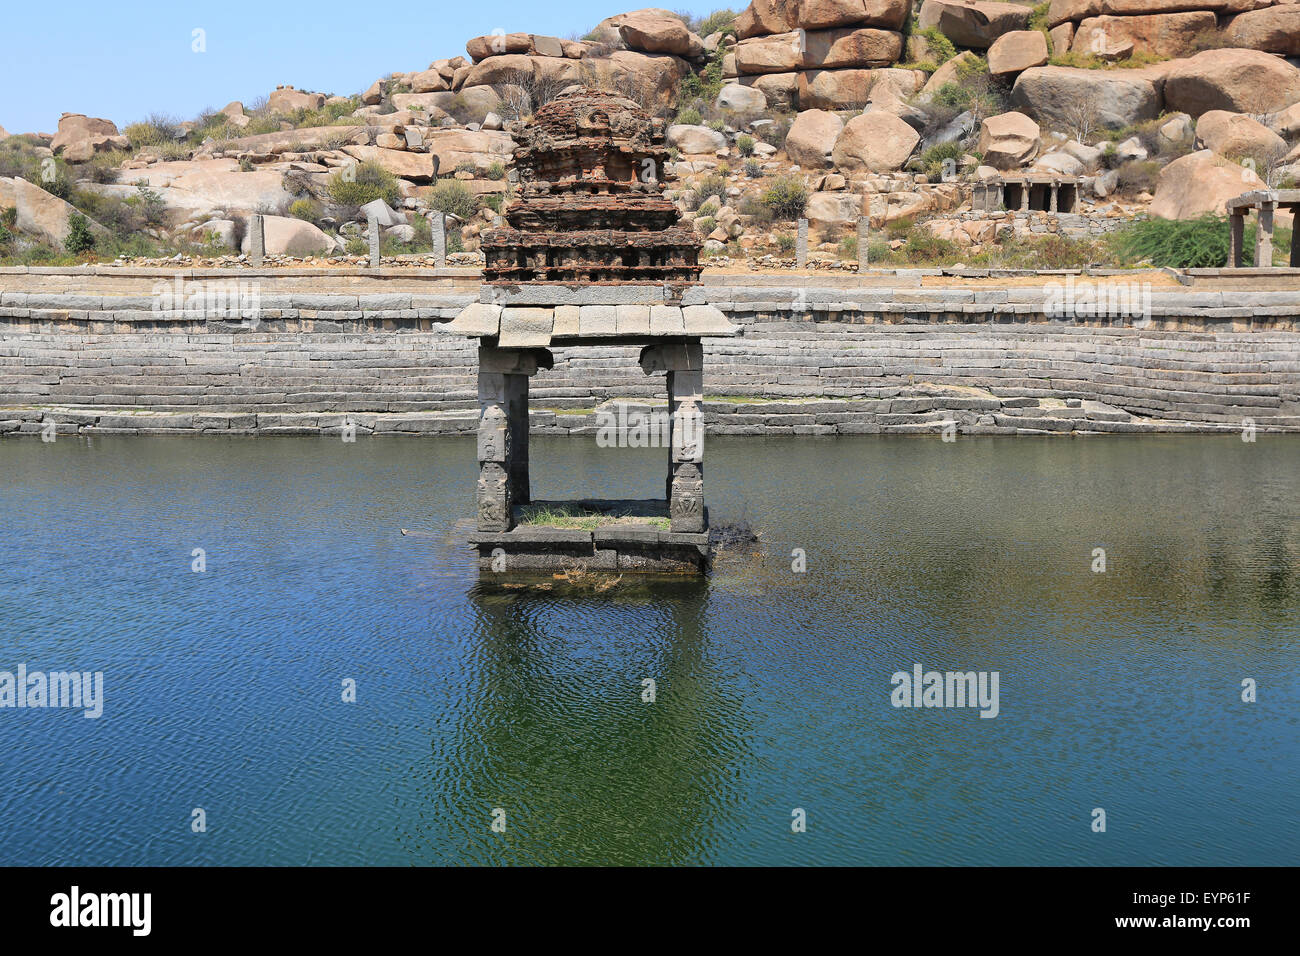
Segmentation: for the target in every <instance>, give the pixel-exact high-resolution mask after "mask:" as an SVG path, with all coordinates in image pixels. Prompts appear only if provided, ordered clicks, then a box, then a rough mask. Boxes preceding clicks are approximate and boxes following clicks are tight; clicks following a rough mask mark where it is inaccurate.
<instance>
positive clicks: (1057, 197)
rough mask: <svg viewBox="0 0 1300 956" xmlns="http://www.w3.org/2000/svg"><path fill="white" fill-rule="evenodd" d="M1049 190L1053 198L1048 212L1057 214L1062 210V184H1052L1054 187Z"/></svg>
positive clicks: (1048, 204)
mask: <svg viewBox="0 0 1300 956" xmlns="http://www.w3.org/2000/svg"><path fill="white" fill-rule="evenodd" d="M1048 188H1049V189H1050V190H1051V196H1050V199H1049V200H1048V203H1047V211H1048V212H1056V211H1057V210H1058V209H1059V208H1060V202H1061V184H1060V183H1052V185H1051V186H1050V187H1048Z"/></svg>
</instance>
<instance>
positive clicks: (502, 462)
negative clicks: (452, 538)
mask: <svg viewBox="0 0 1300 956" xmlns="http://www.w3.org/2000/svg"><path fill="white" fill-rule="evenodd" d="M511 377H512V378H513V377H515V376H511ZM525 381H526V379H525ZM478 404H479V419H478V463H479V475H478V487H477V495H476V507H475V514H476V516H477V522H478V530H479V531H509V530H510V529H511V528H512V527H513V526H514V515H513V506H514V504H515V502H514V501H513V500H512V496H511V493H510V491H511V482H510V464H511V454H510V452H511V448H510V440H511V437H512V436H511V428H510V416H509V395H508V392H507V387H506V375H504V374H503V373H501V372H493V371H487V370H484V368H483V365H482V363H480V364H479V373H478Z"/></svg>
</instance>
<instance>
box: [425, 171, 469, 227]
mask: <svg viewBox="0 0 1300 956" xmlns="http://www.w3.org/2000/svg"><path fill="white" fill-rule="evenodd" d="M428 201H429V207H430V208H431V209H436V210H438V212H441V213H444V214H446V215H449V216H456V217H458V218H459V219H460V220H461V221H462V222H467V221H469V220H470V219H472V218H474V214H475V213H477V212H478V210H479V202H478V199H477V197H475V195H474V194H473V193H472V192H470V191H469V187H468V186H466V185H465V184H464V183H463V182H461V181H460V180H459V179H444V180H442V181H441V182H439V183H438V185H436V186H434V187H433V189H431V190H429V200H428Z"/></svg>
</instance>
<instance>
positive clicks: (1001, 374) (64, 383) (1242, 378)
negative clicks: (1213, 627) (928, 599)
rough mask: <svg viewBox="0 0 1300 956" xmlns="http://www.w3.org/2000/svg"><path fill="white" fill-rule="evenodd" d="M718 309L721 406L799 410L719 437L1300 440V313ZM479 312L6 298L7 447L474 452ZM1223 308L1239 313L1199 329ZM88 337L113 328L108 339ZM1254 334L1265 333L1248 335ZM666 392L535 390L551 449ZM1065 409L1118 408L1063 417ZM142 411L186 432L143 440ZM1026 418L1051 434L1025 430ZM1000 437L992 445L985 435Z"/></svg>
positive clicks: (982, 307)
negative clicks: (204, 310) (940, 433)
mask: <svg viewBox="0 0 1300 956" xmlns="http://www.w3.org/2000/svg"><path fill="white" fill-rule="evenodd" d="M706 290H707V293H708V295H709V297H710V299H711V300H712V301H713V302H714V303H715V304H717V305H718V306H719V307H720V308H722V309H723V310H724V311H726V312H728V313H729V315H730V317H731V319H732V321H734V322H737V323H739V324H740V325H741V326H742V327H743V329H744V332H743V335H742V336H741V337H739V338H736V339H733V340H727V341H718V342H706V343H705V352H706V354H705V361H704V366H705V368H706V369H707V371H706V374H705V382H704V391H705V393H706V395H720V394H728V395H745V396H755V397H758V396H763V397H767V398H780V397H785V398H788V399H791V400H792V402H791V403H789V404H784V403H783V404H779V405H775V404H772V405H765V404H760V405H750V406H744V405H741V406H718V405H716V404H715V403H709V404H707V405H706V415H709V416H715V417H714V418H713V421H712V423H711V427H719V425H725V426H728V427H732V426H734V428H736V429H739V430H741V431H742V432H743V431H745V430H747V429H748V430H751V431H760V432H761V431H763V430H768V431H770V430H771V429H777V430H778V432H779V431H781V430H786V431H793V430H795V429H799V430H807V431H810V432H817V431H827V430H828V428H829V430H830V431H854V430H857V431H862V430H867V431H871V430H878V429H881V428H883V429H885V430H902V431H907V430H926V431H931V430H935V429H936V428H938V427H940V425H939V423H941V422H942V421H943V420H945V419H946V418H948V417H953V418H957V420H960V421H961V422H962V425H961V427H962V429H963V430H967V429H968V428H1005V429H1015V428H1016V427H1021V428H1030V429H1035V430H1044V431H1061V430H1067V431H1068V430H1071V429H1074V430H1089V431H1115V430H1145V429H1147V428H1150V427H1153V426H1152V425H1151V424H1150V423H1148V422H1143V421H1140V420H1134V419H1133V418H1132V417H1131V416H1132V415H1136V416H1152V417H1159V418H1165V419H1171V420H1174V421H1179V422H1201V423H1204V422H1222V423H1226V424H1227V425H1229V426H1232V425H1239V424H1240V422H1241V420H1242V418H1244V417H1250V418H1253V419H1254V420H1255V421H1256V423H1257V424H1258V425H1259V426H1260V427H1268V426H1283V427H1286V428H1288V429H1289V430H1294V431H1300V373H1298V372H1296V371H1295V366H1294V356H1295V355H1296V354H1297V352H1300V320H1298V319H1297V318H1296V316H1297V315H1300V303H1297V299H1300V293H1294V292H1290V293H1283V292H1274V293H1265V292H1253V293H1252V292H1237V291H1234V292H1230V293H1219V292H1213V291H1208V292H1201V291H1199V290H1191V291H1186V292H1177V291H1172V290H1170V291H1165V290H1157V291H1156V292H1155V293H1154V294H1153V306H1154V308H1153V313H1154V314H1153V323H1152V325H1151V326H1150V327H1148V328H1145V329H1142V328H1134V327H1133V326H1132V324H1131V323H1128V322H1123V323H1118V324H1117V327H1105V324H1104V323H1101V322H1095V321H1094V322H1089V323H1088V324H1086V325H1085V324H1083V323H1080V322H1077V321H1073V320H1059V321H1055V322H1050V323H1049V322H1047V321H1045V318H1044V316H1043V307H1042V304H1041V303H1042V301H1043V287H1042V286H1037V285H1036V286H1032V287H1025V286H1021V287H1014V286H1013V287H1005V288H1000V289H999V288H987V287H982V288H979V289H971V288H965V289H958V288H952V289H929V290H924V289H921V288H919V287H915V286H914V287H911V288H904V287H901V286H900V288H898V289H895V290H892V291H891V290H884V289H879V288H868V289H846V288H840V287H832V288H806V289H804V290H802V292H800V291H799V290H796V289H791V288H763V287H756V286H751V287H748V288H734V287H725V286H719V285H717V284H709V285H708V286H707V287H706ZM96 298H98V301H95V299H96ZM110 298H112V297H110ZM469 298H470V295H469V294H460V295H452V294H449V293H441V294H434V295H427V296H416V297H415V298H412V296H411V294H410V293H400V294H399V293H386V294H383V295H382V296H379V297H377V298H375V299H370V300H365V301H362V300H359V299H357V297H356V296H355V295H352V296H349V295H340V296H338V297H336V298H334V299H333V300H331V298H330V297H329V296H326V295H322V294H320V293H294V294H289V295H285V296H284V297H279V296H276V295H273V294H270V293H264V294H263V296H262V307H263V308H264V309H266V310H268V311H267V313H266V315H265V317H264V321H263V323H262V324H261V326H260V327H259V329H258V330H256V331H252V330H248V329H243V330H239V329H236V328H229V329H227V328H223V327H221V326H220V325H213V326H212V327H209V326H208V325H206V324H205V323H203V322H201V321H200V322H196V323H195V322H186V321H180V322H176V323H164V324H162V325H156V324H153V323H155V322H156V321H157V317H156V316H155V315H153V314H152V313H149V312H147V311H144V310H140V309H139V303H136V304H135V308H136V311H134V312H132V311H126V310H115V311H116V313H117V318H118V320H117V321H116V322H115V321H114V317H113V314H112V313H107V314H106V313H104V312H103V311H102V310H103V309H104V307H105V306H109V307H112V306H113V305H122V304H124V303H122V302H112V301H109V302H106V301H104V299H103V297H102V296H101V297H95V296H87V295H73V294H67V295H64V296H58V295H48V296H46V297H44V298H41V299H31V300H28V299H26V298H25V297H24V294H22V293H8V292H7V293H5V294H4V297H3V302H4V303H5V305H4V306H0V383H3V393H0V432H12V431H15V430H20V431H23V432H29V433H30V432H37V431H39V430H40V427H41V421H42V419H43V418H44V416H45V415H46V411H45V409H47V408H49V407H51V406H77V409H76V410H74V411H70V412H67V413H65V414H63V416H62V417H61V418H60V419H59V420H61V421H65V422H67V423H69V424H67V425H64V426H60V427H61V429H62V430H63V431H75V430H76V429H77V428H78V427H83V428H84V427H89V428H90V429H91V433H93V432H94V430H96V429H106V430H111V429H134V428H140V427H144V428H146V430H148V429H154V428H158V427H163V428H182V429H197V430H214V431H218V432H223V431H225V432H228V431H229V430H231V429H233V430H235V431H259V432H262V433H268V434H276V433H296V432H303V431H306V432H309V433H315V432H318V431H322V430H323V431H326V432H332V433H335V434H337V433H338V432H339V431H340V430H341V428H342V426H343V422H344V415H343V414H342V413H345V412H347V413H351V415H352V420H353V421H354V422H356V423H358V424H359V426H360V429H359V430H360V431H362V432H368V431H370V430H371V429H373V430H375V431H378V432H410V433H424V434H439V433H461V434H467V435H468V434H472V433H473V432H474V430H475V428H476V427H477V419H478V415H477V393H476V387H475V367H476V356H475V351H474V346H473V344H472V343H470V342H467V341H466V340H465V339H463V338H461V337H459V336H453V335H451V334H449V333H445V332H442V331H439V328H440V327H441V326H442V325H443V324H444V323H445V322H446V321H448V320H449V319H450V318H451V316H453V315H454V314H455V313H456V312H458V311H459V309H460V308H461V307H462V306H463V305H464V303H465V302H466V301H467V300H468V299H469ZM1178 302H1183V303H1186V304H1185V305H1183V306H1182V307H1181V308H1179V307H1177V303H1178ZM1225 302H1226V303H1227V304H1228V306H1229V308H1227V309H1224V304H1225ZM1286 302H1289V303H1290V304H1289V305H1288V304H1286ZM19 303H22V304H19ZM439 303H441V306H440V305H439ZM796 303H797V307H796ZM1035 303H1038V304H1035ZM360 306H365V307H367V308H360ZM1208 308H1214V309H1219V310H1222V311H1221V313H1220V314H1219V316H1218V317H1215V316H1214V314H1213V313H1209V312H1200V313H1199V315H1198V314H1197V310H1199V309H1208ZM1171 309H1172V310H1173V313H1174V314H1172V315H1171V314H1168V313H1169V310H1171ZM14 313H18V314H17V315H15V314H14ZM88 315H96V316H98V318H96V319H95V322H96V324H95V326H93V328H90V327H88V326H87V325H86V321H87V320H86V318H85V317H86V316H88ZM1180 315H1181V316H1183V317H1184V318H1182V319H1179V318H1177V316H1180ZM1251 320H1253V321H1256V322H1259V323H1262V327H1261V328H1258V329H1257V330H1255V331H1249V330H1248V329H1247V326H1246V323H1247V322H1249V321H1251ZM300 329H301V330H305V331H300ZM928 384H933V385H935V386H941V387H948V386H973V387H976V388H980V389H984V390H986V391H987V394H986V395H982V396H973V395H970V394H967V395H965V396H964V397H963V396H959V397H956V398H954V397H952V396H948V397H946V398H939V399H936V398H934V397H933V396H927V395H926V394H924V393H923V392H918V391H916V390H918V389H923V388H925V387H928ZM657 387H661V386H656V383H655V382H654V381H653V380H651V379H648V378H647V377H646V376H645V375H644V374H643V373H642V372H641V370H640V368H639V367H638V366H637V364H636V351H635V350H634V349H628V348H620V347H608V348H585V349H581V350H571V349H564V348H560V349H556V351H555V368H554V369H552V370H548V371H545V372H541V373H539V374H538V375H537V376H536V377H535V378H534V379H533V380H532V382H531V384H530V394H531V401H532V407H533V410H534V418H533V423H534V427H535V428H537V427H541V428H543V429H544V430H550V431H567V430H569V429H571V428H590V427H592V422H591V421H590V419H589V418H588V417H587V416H586V415H585V413H584V414H582V415H576V416H567V415H566V414H565V412H564V409H566V408H569V409H585V410H590V409H591V408H592V407H593V406H594V405H595V404H596V403H597V402H599V401H604V400H607V399H611V398H629V397H630V398H641V399H643V400H651V399H654V398H658V394H657V393H656V391H655V389H656V388H657ZM909 389H911V390H912V391H910V392H909V391H908V390H909ZM811 397H820V398H823V399H826V400H828V401H831V402H834V403H836V404H823V405H821V406H819V407H816V408H812V407H803V408H801V407H799V405H798V403H797V402H794V401H793V400H796V399H798V400H802V399H806V398H811ZM1064 398H1078V399H1081V400H1083V401H1084V402H1092V401H1098V402H1103V403H1106V405H1108V406H1110V407H1109V408H1105V409H1098V408H1095V407H1091V406H1088V405H1081V406H1080V407H1077V408H1075V407H1069V406H1067V405H1065V404H1064V403H1062V402H1049V401H1048V400H1049V399H1064ZM1008 399H1010V401H1008ZM1035 400H1041V402H1042V404H1035ZM18 406H31V407H29V408H18ZM87 406H88V407H87ZM131 409H144V410H155V411H160V412H163V411H168V410H170V411H172V412H174V413H175V414H174V415H173V416H172V417H170V418H168V419H165V420H162V419H156V418H149V419H145V420H143V421H142V420H141V419H140V418H138V417H136V418H133V416H132V415H131V414H130V412H129V410H131ZM716 416H720V417H716ZM958 416H965V417H964V418H961V417H958ZM999 416H1000V418H999ZM1098 416H1100V417H1098ZM1025 417H1028V418H1030V419H1035V420H1036V422H1030V421H1023V422H1017V421H1015V419H1017V418H1025ZM966 418H969V419H970V420H969V421H966ZM982 418H983V419H986V424H983V425H979V424H978V422H979V421H980V419H982Z"/></svg>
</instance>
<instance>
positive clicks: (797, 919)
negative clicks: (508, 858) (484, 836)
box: [0, 868, 1295, 946]
mask: <svg viewBox="0 0 1300 956" xmlns="http://www.w3.org/2000/svg"><path fill="white" fill-rule="evenodd" d="M1293 886H1294V873H1293V871H1290V870H1286V869H1251V868H1242V869H1226V868H1189V869H1172V868H1171V869H1068V868H1051V869H977V868H952V869H874V870H866V869H848V868H845V869H818V870H793V869H786V870H763V869H736V870H705V869H689V870H680V871H674V872H669V871H666V870H638V871H630V870H569V871H555V870H549V871H546V872H542V871H539V870H527V869H518V870H487V869H456V870H424V869H414V868H412V869H395V868H394V869H333V868H329V869H275V868H264V869H216V868H193V869H182V868H177V869H150V868H141V869H79V868H67V869H62V868H54V869H24V868H10V869H5V870H0V919H3V925H4V927H5V933H4V936H5V939H6V941H7V942H10V941H18V940H21V939H30V938H32V937H37V938H40V939H41V941H42V942H45V941H49V942H54V943H57V942H58V941H59V937H63V938H64V941H65V942H72V943H74V944H77V945H84V944H86V943H93V942H95V941H98V940H103V941H109V940H115V941H117V942H119V943H128V945H129V944H130V943H133V942H140V943H145V942H146V941H160V942H188V941H196V942H203V943H215V942H224V941H230V942H245V941H251V942H275V941H278V940H281V939H283V940H285V941H287V942H293V943H297V944H301V943H308V942H311V941H314V940H317V939H319V940H320V941H321V942H323V943H326V944H327V945H330V946H336V945H338V944H341V943H342V944H346V943H347V942H348V941H349V940H352V939H355V940H357V941H358V942H367V943H370V944H373V943H375V942H376V941H378V940H382V939H384V938H385V937H388V936H391V937H392V938H393V939H395V940H396V939H400V938H403V937H405V936H407V935H409V933H410V932H411V930H412V928H413V927H420V926H425V927H427V928H429V929H436V928H438V927H440V926H444V927H445V926H447V925H449V924H451V923H452V922H453V921H454V922H456V923H460V924H461V925H462V926H464V927H466V928H468V927H470V926H474V927H477V926H486V927H487V928H488V929H489V931H490V932H491V933H492V934H493V937H492V941H493V942H497V943H499V942H500V941H501V937H503V936H505V935H510V934H515V933H525V934H530V935H531V937H532V939H533V941H548V942H550V941H551V940H548V939H546V937H553V936H555V935H556V934H557V933H564V932H573V933H578V934H584V935H585V934H587V933H590V932H592V931H594V930H595V929H596V928H597V927H598V926H601V925H603V926H606V927H610V928H614V927H617V926H618V925H623V926H624V927H625V929H626V931H627V932H629V933H631V934H632V935H631V936H630V937H627V938H628V939H629V940H631V939H636V938H640V937H641V934H642V933H651V934H656V935H657V934H659V933H661V932H663V931H664V929H665V926H669V927H672V929H673V931H676V930H677V928H678V927H676V926H674V925H673V924H674V921H675V920H676V919H677V918H678V916H680V917H681V918H682V919H686V920H689V921H690V922H691V923H692V924H694V923H696V922H698V921H699V920H704V921H705V922H706V923H707V924H709V925H712V926H716V927H717V929H719V930H721V929H723V928H724V927H726V928H727V931H728V932H730V933H734V934H736V935H738V936H744V935H748V934H747V933H746V930H747V929H748V930H749V931H750V932H758V933H761V934H766V933H767V932H768V929H769V928H770V927H772V926H778V927H780V928H787V929H789V930H794V929H795V928H796V927H797V926H799V925H800V923H803V922H804V921H807V920H815V922H816V925H815V930H816V932H817V933H818V935H820V933H822V932H825V931H830V930H834V929H838V928H840V927H841V926H842V927H843V929H845V930H846V931H848V932H850V933H852V934H853V935H854V936H855V937H858V938H862V937H863V936H864V934H865V935H866V937H867V938H870V939H872V940H881V941H887V940H891V939H895V938H897V939H899V940H906V939H911V940H913V941H916V942H920V941H923V940H925V939H927V938H930V936H931V934H934V933H941V934H945V937H946V934H947V933H948V932H949V931H956V930H959V929H961V930H962V935H961V938H962V939H964V940H966V941H967V942H969V943H972V944H975V943H977V942H978V941H980V940H983V941H984V942H985V943H988V942H994V941H1014V940H1017V939H1026V940H1042V939H1063V940H1074V939H1089V938H1095V937H1099V936H1101V937H1107V938H1111V939H1123V938H1125V937H1131V938H1133V939H1134V940H1135V941H1141V942H1146V943H1149V942H1154V941H1162V940H1168V941H1170V942H1174V943H1176V944H1178V945H1185V944H1186V943H1187V942H1188V941H1190V940H1192V939H1197V938H1199V939H1204V940H1207V941H1213V943H1215V944H1219V945H1228V946H1231V945H1233V944H1235V943H1238V942H1241V941H1255V942H1258V941H1261V940H1263V939H1267V938H1273V937H1279V938H1281V934H1287V935H1290V934H1289V933H1287V929H1288V927H1291V928H1294V925H1295V912H1294V911H1295V907H1294V905H1293V904H1291V896H1292V895H1293ZM677 908H680V910H679V912H678V913H676V914H675V913H674V910H675V909H677ZM747 924H748V925H747ZM786 924H788V926H787V925H786ZM682 928H683V929H684V926H683V927H682ZM707 928H708V926H706V927H705V929H706V930H707ZM807 928H809V929H813V928H814V927H811V926H808V927H807ZM963 928H964V929H963ZM977 928H978V931H977V932H976V930H977ZM967 931H969V932H976V935H974V936H970V935H965V934H966V932H967Z"/></svg>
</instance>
